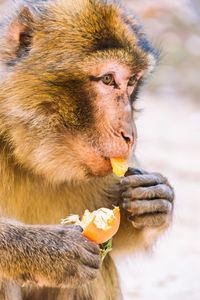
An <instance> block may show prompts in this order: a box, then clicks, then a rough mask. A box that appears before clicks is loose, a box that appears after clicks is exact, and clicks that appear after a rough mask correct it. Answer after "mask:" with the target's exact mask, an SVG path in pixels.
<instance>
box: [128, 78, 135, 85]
mask: <svg viewBox="0 0 200 300" xmlns="http://www.w3.org/2000/svg"><path fill="white" fill-rule="evenodd" d="M134 83H135V77H134V76H133V77H131V78H130V79H129V82H128V85H133V84H134Z"/></svg>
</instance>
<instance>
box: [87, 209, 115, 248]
mask: <svg viewBox="0 0 200 300" xmlns="http://www.w3.org/2000/svg"><path fill="white" fill-rule="evenodd" d="M81 224H82V227H83V228H84V230H83V235H84V236H86V237H87V238H89V239H90V240H92V241H94V242H95V243H97V244H101V243H104V242H106V241H108V240H109V239H110V238H111V237H112V236H113V235H114V234H115V233H116V232H117V230H118V228H119V224H120V210H119V207H115V208H114V209H113V210H112V209H108V208H100V209H98V210H96V211H94V212H92V213H89V212H88V211H87V213H86V216H83V219H82V220H81Z"/></svg>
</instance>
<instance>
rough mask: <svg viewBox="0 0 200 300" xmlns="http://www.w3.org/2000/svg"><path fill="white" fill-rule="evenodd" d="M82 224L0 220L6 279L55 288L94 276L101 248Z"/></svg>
mask: <svg viewBox="0 0 200 300" xmlns="http://www.w3.org/2000/svg"><path fill="white" fill-rule="evenodd" d="M81 231H82V229H81V228H80V227H79V226H61V225H58V226H28V225H23V224H17V223H14V222H12V221H10V220H5V219H1V220H0V271H1V273H2V275H3V277H5V278H10V279H14V280H17V281H19V282H26V281H31V282H35V283H37V284H38V285H45V286H51V287H74V286H78V285H80V284H83V283H85V282H87V280H91V279H94V278H95V277H96V276H97V275H98V268H99V267H100V265H101V258H100V250H99V247H98V246H97V245H96V244H95V243H93V242H91V241H90V240H88V239H87V238H85V237H84V236H83V235H82V233H81Z"/></svg>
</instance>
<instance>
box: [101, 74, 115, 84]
mask: <svg viewBox="0 0 200 300" xmlns="http://www.w3.org/2000/svg"><path fill="white" fill-rule="evenodd" d="M102 81H103V83H104V84H107V85H110V84H112V83H113V82H114V78H113V75H112V74H106V75H104V76H103V77H102Z"/></svg>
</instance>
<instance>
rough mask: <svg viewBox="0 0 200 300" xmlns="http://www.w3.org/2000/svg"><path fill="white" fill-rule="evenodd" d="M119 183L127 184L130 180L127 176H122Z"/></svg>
mask: <svg viewBox="0 0 200 300" xmlns="http://www.w3.org/2000/svg"><path fill="white" fill-rule="evenodd" d="M120 183H121V184H129V183H130V180H129V178H123V179H121V180H120Z"/></svg>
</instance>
